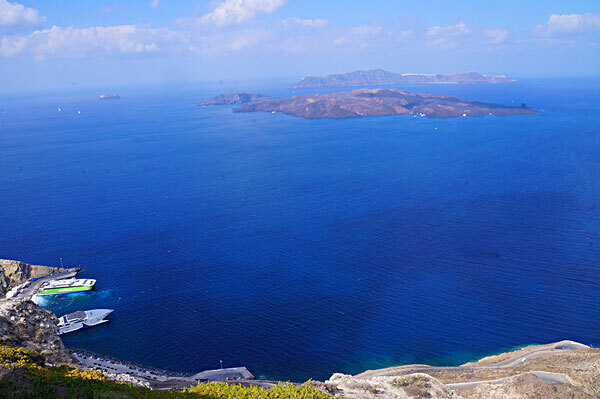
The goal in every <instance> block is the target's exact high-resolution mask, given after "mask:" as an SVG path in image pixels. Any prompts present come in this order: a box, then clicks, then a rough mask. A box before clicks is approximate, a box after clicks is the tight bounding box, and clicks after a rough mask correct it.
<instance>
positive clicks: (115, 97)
mask: <svg viewBox="0 0 600 399" xmlns="http://www.w3.org/2000/svg"><path fill="white" fill-rule="evenodd" d="M119 98H121V96H119V95H118V94H102V95H101V96H100V100H118V99H119Z"/></svg>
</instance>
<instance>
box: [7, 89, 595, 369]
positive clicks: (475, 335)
mask: <svg viewBox="0 0 600 399" xmlns="http://www.w3.org/2000/svg"><path fill="white" fill-rule="evenodd" d="M253 84H255V85H257V84H256V83H253ZM280 87H284V86H283V85H281V86H280ZM247 88H248V89H253V90H260V91H262V92H264V93H266V94H271V95H291V94H292V93H291V92H289V91H287V90H285V89H283V88H277V87H269V86H268V85H265V86H263V87H262V89H261V88H259V87H258V85H257V87H247ZM405 89H407V90H411V91H423V92H439V93H447V94H455V95H459V96H462V97H465V98H469V99H477V100H482V101H492V102H497V103H502V104H513V102H514V103H515V104H520V103H522V102H524V103H527V104H528V105H529V106H531V107H533V108H535V109H537V110H539V111H540V112H539V114H538V115H521V116H509V117H493V116H491V117H483V118H470V117H468V118H454V119H428V118H413V117H412V116H390V117H366V118H355V119H344V120H304V119H299V118H293V117H290V116H285V115H281V114H275V115H273V114H268V113H251V114H234V113H232V112H231V108H232V107H229V106H223V107H212V108H201V107H197V106H195V105H194V103H195V102H196V101H200V100H204V99H206V98H208V97H210V96H212V95H214V94H218V93H219V92H220V91H225V92H227V90H228V89H226V88H219V87H215V86H210V87H208V86H207V87H204V86H202V85H200V84H198V85H195V86H188V87H184V86H179V87H174V88H169V87H157V88H122V89H121V90H119V91H118V92H119V94H120V95H121V96H122V99H121V100H118V101H99V100H98V95H99V94H101V91H70V92H68V93H45V94H39V95H22V96H10V97H3V98H2V99H0V171H1V172H0V227H1V234H0V257H2V258H9V259H19V260H23V261H26V262H29V263H34V264H43V265H54V266H56V265H59V264H60V258H63V262H64V264H65V266H77V265H82V267H83V268H84V270H83V272H82V273H81V274H80V276H83V277H89V278H95V279H97V281H98V282H97V285H96V290H95V292H93V293H90V294H83V295H76V296H66V297H58V298H53V299H47V300H44V301H43V302H42V303H43V305H44V306H46V307H48V308H49V309H51V310H53V311H55V312H56V313H57V314H58V315H61V314H63V313H66V312H69V311H74V310H79V309H92V308H113V309H116V310H115V312H114V313H113V314H112V315H111V316H110V322H109V323H107V324H105V325H103V326H99V327H96V328H93V329H89V330H83V331H79V332H76V333H73V334H70V335H66V336H64V341H65V343H66V345H68V346H71V347H78V348H83V349H87V350H90V351H94V352H98V353H100V354H104V355H110V356H114V357H117V358H120V359H123V360H128V361H134V362H139V363H142V364H145V365H149V366H154V367H158V368H162V369H167V370H172V371H186V372H197V371H201V370H204V369H208V368H218V367H219V360H223V365H224V366H225V367H229V366H238V365H244V366H246V367H248V369H249V370H250V371H251V372H253V373H254V374H256V375H261V374H262V375H265V376H267V377H269V378H281V379H289V380H295V381H302V380H305V379H308V378H315V379H325V378H328V377H329V376H330V375H331V374H332V373H333V372H344V373H357V372H360V371H363V370H365V369H368V368H379V367H386V366H392V365H399V364H405V363H429V364H435V365H450V364H460V363H463V362H466V361H468V360H472V359H475V358H478V357H481V356H484V355H488V354H491V353H495V352H498V351H502V350H506V349H508V348H512V347H515V346H518V345H526V344H534V343H547V342H550V341H557V340H561V339H573V340H577V341H581V342H583V343H587V344H593V345H600V80H598V79H596V80H589V79H588V80H584V79H579V80H569V79H554V80H552V79H545V80H544V79H537V80H536V79H524V80H521V81H519V82H517V83H514V84H510V85H474V86H409V87H405ZM58 106H60V107H61V108H62V112H58V110H57V107H58ZM77 111H80V112H81V113H80V114H78V113H77Z"/></svg>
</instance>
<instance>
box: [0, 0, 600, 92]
mask: <svg viewBox="0 0 600 399" xmlns="http://www.w3.org/2000/svg"><path fill="white" fill-rule="evenodd" d="M368 68H384V69H387V70H390V71H393V72H426V73H432V72H440V73H444V72H458V71H478V72H482V73H493V74H509V75H512V76H540V77H543V76H592V75H598V73H599V71H600V2H599V1H597V0H594V1H591V0H589V1H586V0H581V1H577V0H572V1H568V2H567V1H556V0H546V1H502V2H500V1H486V2H482V1H454V2H449V1H439V0H429V1H427V0H423V1H419V2H415V1H383V0H371V1H368V2H364V1H361V2H357V1H350V0H346V1H340V0H327V1H323V0H321V1H316V0H212V1H211V0H197V1H183V0H130V1H118V0H106V1H103V0H95V1H91V0H78V1H68V0H43V1H41V0H31V1H26V0H21V1H7V0H0V87H3V88H4V90H6V91H14V90H21V89H23V90H28V89H45V88H61V87H70V86H73V85H77V86H80V87H102V86H103V87H109V86H111V85H123V84H126V83H130V84H163V83H165V82H167V83H168V82H184V81H193V82H201V81H216V80H243V79H255V78H269V77H276V78H290V79H294V78H299V77H300V76H303V75H306V74H310V75H321V74H329V73H336V72H346V71H351V70H356V69H368Z"/></svg>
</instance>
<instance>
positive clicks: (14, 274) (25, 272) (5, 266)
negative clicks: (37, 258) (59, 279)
mask: <svg viewBox="0 0 600 399" xmlns="http://www.w3.org/2000/svg"><path fill="white" fill-rule="evenodd" d="M61 270H63V269H61V268H60V267H50V266H38V265H30V264H27V263H25V262H21V261H18V260H8V259H0V297H2V296H4V295H5V294H6V292H7V291H8V290H10V289H11V288H13V287H15V286H17V285H19V284H23V283H24V282H26V281H27V280H29V279H31V278H34V277H44V276H47V275H49V274H52V273H55V272H58V271H61Z"/></svg>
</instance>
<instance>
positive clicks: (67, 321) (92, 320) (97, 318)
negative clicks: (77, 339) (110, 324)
mask: <svg viewBox="0 0 600 399" xmlns="http://www.w3.org/2000/svg"><path fill="white" fill-rule="evenodd" d="M112 312H114V309H93V310H79V311H77V312H73V313H69V314H66V315H64V316H61V317H59V318H58V325H57V327H58V335H61V334H66V333H70V332H73V331H77V330H81V329H82V328H84V327H93V326H97V325H99V324H102V323H106V322H107V321H108V320H105V319H104V318H105V317H106V316H108V315H109V314H111V313H112Z"/></svg>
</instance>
